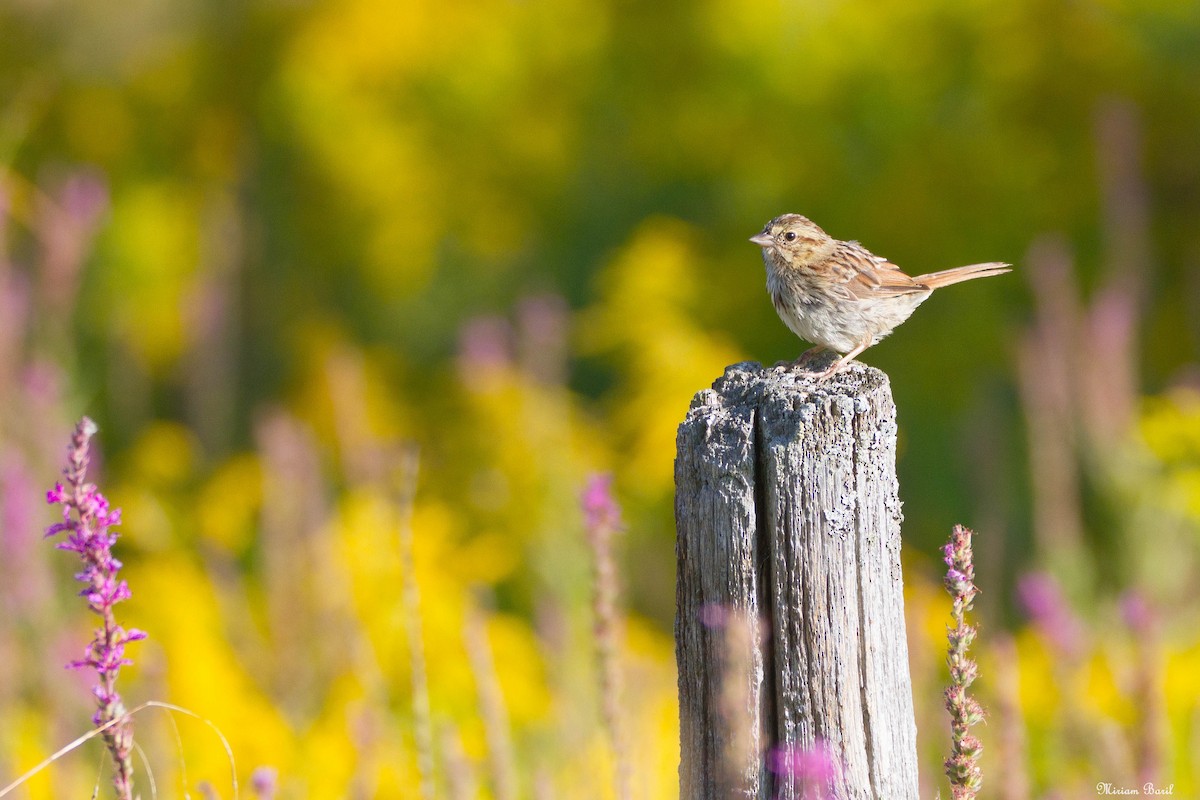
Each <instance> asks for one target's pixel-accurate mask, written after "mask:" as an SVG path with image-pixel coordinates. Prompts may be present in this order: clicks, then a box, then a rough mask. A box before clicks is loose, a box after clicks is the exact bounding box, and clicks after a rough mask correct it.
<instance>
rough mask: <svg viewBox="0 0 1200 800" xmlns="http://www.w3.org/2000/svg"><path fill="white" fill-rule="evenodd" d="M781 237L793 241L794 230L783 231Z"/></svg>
mask: <svg viewBox="0 0 1200 800" xmlns="http://www.w3.org/2000/svg"><path fill="white" fill-rule="evenodd" d="M783 238H785V239H787V240H788V241H789V242H794V241H796V232H795V231H788V232H787V233H785V234H784V235H783Z"/></svg>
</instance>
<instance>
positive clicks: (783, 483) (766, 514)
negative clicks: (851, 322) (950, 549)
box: [675, 363, 918, 800]
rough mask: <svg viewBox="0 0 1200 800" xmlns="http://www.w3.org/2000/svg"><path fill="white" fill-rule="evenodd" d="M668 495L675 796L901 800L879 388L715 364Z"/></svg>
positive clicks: (896, 539) (908, 746) (890, 532)
mask: <svg viewBox="0 0 1200 800" xmlns="http://www.w3.org/2000/svg"><path fill="white" fill-rule="evenodd" d="M675 485H676V499H675V516H676V529H677V540H676V557H677V560H678V583H677V612H676V614H677V616H676V620H675V635H676V655H677V659H678V663H679V709H680V750H681V753H680V756H681V761H680V768H679V780H680V797H681V798H684V799H685V800H693V799H694V798H705V799H707V798H722V800H724V798H762V799H763V800H766V799H767V798H775V797H780V798H801V797H816V796H822V797H837V798H847V800H856V799H857V798H879V800H908V798H914V800H915V798H916V797H917V791H918V789H917V757H916V724H915V721H914V715H913V704H912V685H911V680H910V677H909V669H908V644H907V640H906V637H905V624H904V595H903V578H902V576H901V571H900V521H901V518H902V515H901V511H900V499H899V495H898V491H897V483H896V408H895V405H894V403H893V402H892V396H891V388H890V386H889V384H888V379H887V376H886V375H885V374H884V373H882V372H880V371H879V370H877V369H874V368H871V367H867V366H864V365H862V364H858V363H854V364H851V366H850V367H849V368H848V369H847V370H845V371H843V372H841V373H839V374H838V375H836V376H834V377H833V378H832V379H830V380H829V381H828V382H826V383H824V384H820V385H817V384H815V383H814V382H813V381H812V380H811V378H809V377H808V376H807V375H805V374H804V373H803V372H801V371H799V370H798V369H797V368H795V367H792V366H790V365H785V366H777V367H774V368H764V367H762V366H760V365H758V364H754V363H742V364H735V365H733V366H731V367H729V368H728V369H727V370H726V371H725V374H724V375H723V376H722V377H721V378H720V379H718V380H717V381H716V383H715V384H713V387H712V389H706V390H704V391H701V392H699V393H698V394H697V395H696V397H695V399H694V400H693V401H692V405H691V408H690V409H689V411H688V414H687V417H686V419H685V420H684V421H683V423H682V424H681V425H680V426H679V432H678V439H677V457H676V461H675ZM746 621H748V623H747V622H746ZM755 623H758V624H755ZM747 625H748V628H747ZM743 628H746V629H748V630H749V631H750V632H751V635H745V632H746V631H745V630H744V629H743ZM821 752H825V753H827V754H828V755H829V756H831V759H829V760H830V761H831V762H832V769H830V770H824V769H822V759H821V757H820V755H819V754H820V753H821ZM806 792H807V793H806ZM816 792H821V793H822V794H819V795H818V794H817V793H816Z"/></svg>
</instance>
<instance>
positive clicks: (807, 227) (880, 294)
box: [750, 214, 1009, 382]
mask: <svg viewBox="0 0 1200 800" xmlns="http://www.w3.org/2000/svg"><path fill="white" fill-rule="evenodd" d="M750 241H752V242H754V243H755V244H756V245H758V246H759V247H761V248H762V252H763V262H764V263H765V264H766V265H767V291H769V292H770V293H771V302H772V303H774V304H775V310H776V311H777V312H779V317H780V319H782V320H783V322H784V324H785V325H787V326H788V327H789V328H791V330H792V332H793V333H795V334H796V335H797V336H799V337H800V338H802V339H806V340H808V341H810V342H812V343H813V344H815V345H817V346H816V347H814V348H813V349H811V350H809V351H808V352H806V353H805V354H804V355H803V356H801V357H800V360H799V362H798V363H803V362H807V361H808V360H809V359H810V358H811V357H812V356H813V355H814V354H816V353H819V352H820V351H822V350H826V349H828V350H832V351H834V352H835V353H839V354H841V358H840V359H838V360H837V361H835V362H833V364H832V365H831V366H830V367H829V368H828V369H826V370H825V371H824V372H822V373H821V374H820V375H818V376H817V381H818V382H820V381H824V380H826V379H828V378H830V377H831V376H833V375H834V374H836V373H837V372H838V371H839V370H841V369H842V368H843V367H845V366H846V365H847V364H848V363H850V362H851V361H852V360H853V359H854V357H855V356H857V355H858V354H859V353H861V352H862V351H863V350H866V349H867V348H868V347H870V346H871V345H873V344H876V343H877V342H879V341H880V340H881V339H883V337H885V336H887V335H888V334H889V333H891V332H892V330H893V329H894V328H895V327H896V326H897V325H899V324H900V323H901V322H904V320H906V319H908V317H909V315H910V314H912V312H913V309H915V308H916V307H917V306H919V305H921V303H923V302H925V298H927V297H929V295H930V294H932V293H933V290H934V289H937V288H938V287H940V286H949V285H950V284H952V283H959V282H960V281H969V280H972V279H973V278H986V277H987V276H989V275H1000V274H1002V273H1005V272H1008V271H1009V265H1008V264H1002V263H1000V262H998V261H990V262H988V263H986V264H971V265H970V266H967V267H957V268H955V269H947V270H942V271H941V272H931V273H929V274H928V275H918V276H917V277H915V278H912V277H909V276H908V275H906V274H904V273H903V272H901V271H900V268H899V267H897V266H896V265H895V264H893V263H891V262H890V261H888V260H887V259H886V258H881V257H880V256H877V255H874V254H873V253H871V252H870V251H869V250H867V249H866V248H865V247H863V246H862V245H860V244H859V243H858V242H840V241H838V240H837V239H834V238H833V237H831V236H829V234H827V233H825V231H823V230H821V229H820V228H818V227H817V226H816V225H814V224H813V223H812V222H810V221H809V220H808V219H807V218H805V217H802V216H800V215H799V214H784V215H783V216H780V217H776V218H775V219H773V220H771V221H770V222H768V223H767V226H766V227H765V228H763V230H762V233H760V234H758V235H757V236H752V237H751V238H750Z"/></svg>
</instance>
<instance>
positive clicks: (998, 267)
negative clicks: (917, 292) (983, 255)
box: [913, 261, 1012, 289]
mask: <svg viewBox="0 0 1200 800" xmlns="http://www.w3.org/2000/svg"><path fill="white" fill-rule="evenodd" d="M1011 266H1012V265H1011V264H1004V263H1002V262H1000V261H989V262H987V263H986V264H970V265H968V266H965V267H955V268H954V269H944V270H942V271H941V272H930V273H929V274H927V275H917V276H916V277H914V278H913V280H914V281H915V282H916V283H919V284H922V285H924V286H928V287H929V288H930V289H937V288H938V287H941V286H949V285H950V284H952V283H962V282H963V281H970V280H974V279H975V278H986V277H988V276H989V275H1003V274H1004V273H1006V272H1011V271H1012V270H1011V269H1010V267H1011Z"/></svg>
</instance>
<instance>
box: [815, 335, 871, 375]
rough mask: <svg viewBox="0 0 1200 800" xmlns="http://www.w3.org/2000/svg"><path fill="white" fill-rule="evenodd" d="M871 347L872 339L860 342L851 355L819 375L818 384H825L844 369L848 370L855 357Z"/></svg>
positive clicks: (848, 354)
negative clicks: (847, 367)
mask: <svg viewBox="0 0 1200 800" xmlns="http://www.w3.org/2000/svg"><path fill="white" fill-rule="evenodd" d="M870 346H871V337H869V336H868V337H867V338H866V339H864V340H863V341H861V342H859V343H858V346H857V347H855V348H854V349H853V350H851V351H850V352H849V353H846V355H844V356H842V357H841V358H839V359H838V360H837V361H835V362H833V363H832V364H830V365H829V369H827V370H825V371H824V372H822V373H821V374H820V375H818V376H817V383H824V382H825V381H827V380H829V379H830V378H832V377H833V376H834V375H836V374H837V373H839V372H841V371H842V370H843V369H845V368H846V365H847V364H849V363H850V362H851V361H853V360H854V357H855V356H857V355H858V354H859V353H861V352H862V351H863V350H866V349H867V348H868V347H870Z"/></svg>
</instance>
